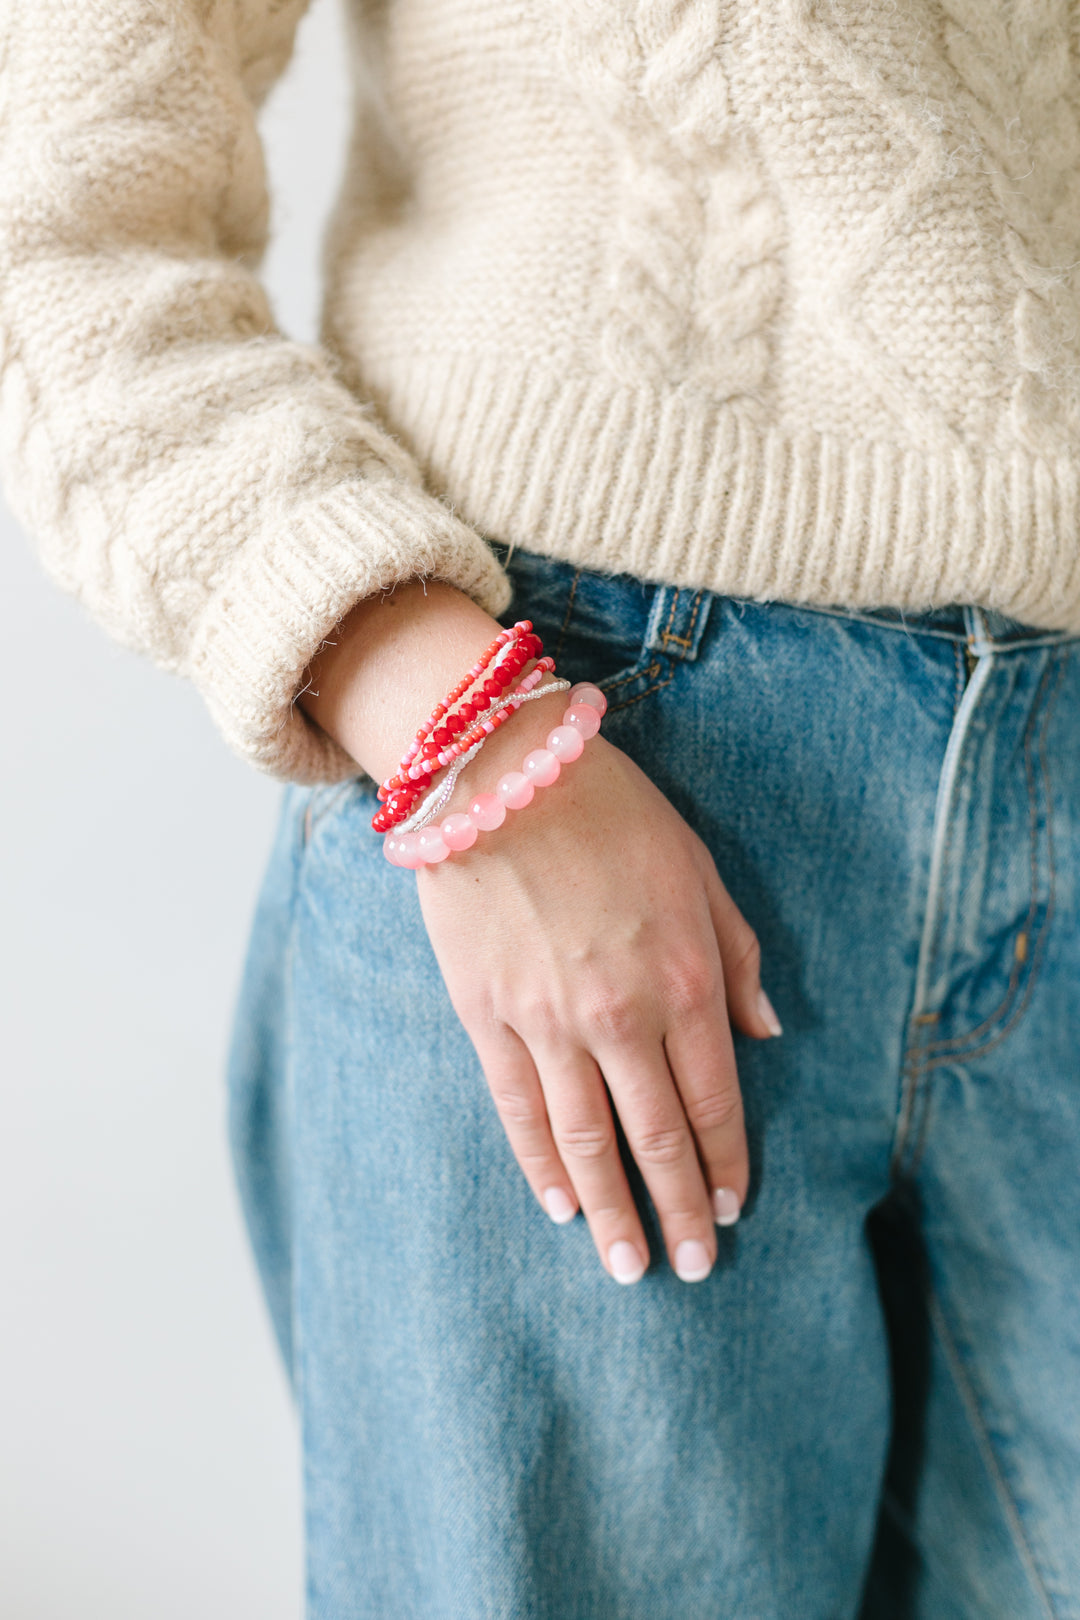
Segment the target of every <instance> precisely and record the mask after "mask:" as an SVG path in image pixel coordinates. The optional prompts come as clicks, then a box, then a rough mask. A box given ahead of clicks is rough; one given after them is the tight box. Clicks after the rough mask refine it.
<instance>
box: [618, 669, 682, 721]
mask: <svg viewBox="0 0 1080 1620" xmlns="http://www.w3.org/2000/svg"><path fill="white" fill-rule="evenodd" d="M657 667H658V666H656V665H653V668H652V669H647V670H643V671H642V674H643V675H651V674H652V673H653V669H655V668H657ZM677 673H678V666H677V665H676V664H672V666H671V674H670V675H669V676H668V677H667V680H665V681H657V682H656V684H655V685H654V686H649V687H646V689H645V691H644V692H639V693H638V694H637V696H636V697H632V698H627V699H626V702H625V703H611V704H609V705H608V713H609V714H614V712H615V710H616V709H629V708H631V707H632V706H633V705H634V704H635V703H640V702H641V700H642V698H647V697H649V696H650V695H651V694H652V693H653V692H662V691H663V689H664V687H665V686H670V685H671V683H672V681H673V680H674V679H675V676H676V674H677Z"/></svg>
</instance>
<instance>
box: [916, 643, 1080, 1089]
mask: <svg viewBox="0 0 1080 1620" xmlns="http://www.w3.org/2000/svg"><path fill="white" fill-rule="evenodd" d="M1067 659H1068V655H1067V654H1066V656H1065V657H1064V658H1061V659H1059V660H1057V678H1056V680H1055V681H1054V683H1053V688H1052V690H1051V692H1050V695H1049V697H1047V695H1046V691H1045V688H1046V685H1047V682H1048V680H1049V677H1050V671H1051V669H1052V668H1053V667H1054V666H1053V664H1048V665H1047V667H1046V670H1045V672H1044V674H1043V678H1042V681H1041V682H1040V689H1039V693H1038V695H1037V696H1036V700H1035V703H1034V704H1033V705H1032V710H1031V714H1030V715H1029V717H1028V724H1027V727H1026V729H1025V735H1024V761H1025V771H1026V777H1027V792H1028V805H1029V815H1030V817H1031V900H1030V903H1029V905H1028V911H1027V916H1026V917H1025V919H1024V925H1023V928H1022V929H1021V933H1023V934H1026V935H1027V937H1028V938H1029V939H1030V938H1031V929H1032V925H1033V924H1034V921H1035V916H1036V914H1037V912H1038V909H1039V892H1038V891H1039V881H1038V861H1039V847H1038V837H1039V834H1038V800H1037V795H1036V785H1035V770H1034V765H1033V762H1032V740H1033V738H1032V734H1033V731H1034V729H1035V721H1036V718H1037V717H1038V719H1039V721H1040V725H1039V743H1038V755H1039V765H1040V772H1041V776H1042V780H1043V782H1044V784H1045V792H1046V811H1047V879H1048V883H1047V897H1046V914H1045V916H1044V918H1043V922H1042V927H1041V928H1040V929H1039V933H1038V936H1037V938H1036V939H1035V940H1034V942H1033V948H1032V950H1031V954H1030V966H1029V968H1028V975H1027V981H1026V983H1025V984H1024V988H1023V993H1022V996H1021V1000H1020V1005H1019V1006H1018V1007H1017V1008H1016V1010H1015V1012H1014V1013H1013V1015H1012V1017H1008V1015H1009V1010H1010V1008H1011V1007H1012V1006H1013V1003H1014V1002H1015V1001H1016V997H1017V995H1018V994H1019V993H1020V986H1021V971H1020V962H1019V958H1018V957H1017V956H1016V954H1015V951H1014V954H1013V965H1012V970H1011V972H1010V974H1009V984H1008V988H1007V989H1006V991H1005V994H1004V996H1003V997H1002V999H1001V1001H1000V1002H999V1003H998V1005H997V1006H996V1007H995V1008H994V1010H993V1012H991V1013H989V1014H988V1015H987V1016H986V1017H985V1018H984V1019H983V1020H982V1022H981V1023H979V1024H977V1025H976V1026H975V1028H974V1029H969V1030H967V1031H965V1033H964V1034H963V1035H952V1036H950V1037H949V1038H948V1039H946V1040H939V1041H930V1042H928V1043H927V1045H925V1046H923V1047H922V1048H921V1050H920V1051H919V1052H918V1053H917V1054H914V1058H915V1067H916V1069H918V1070H920V1071H923V1072H925V1071H926V1070H927V1069H931V1068H936V1067H939V1066H940V1065H941V1064H942V1063H950V1062H956V1061H963V1062H968V1061H970V1060H971V1059H972V1058H975V1057H981V1056H982V1055H983V1053H985V1052H988V1051H990V1050H991V1049H992V1048H993V1047H995V1046H997V1045H998V1044H999V1042H1000V1041H1002V1040H1004V1039H1005V1037H1006V1035H1008V1034H1010V1033H1011V1031H1012V1030H1013V1029H1014V1028H1015V1027H1016V1024H1017V1022H1018V1020H1019V1018H1020V1017H1021V1016H1022V1015H1023V1013H1024V1012H1025V1011H1026V1010H1027V1005H1028V1003H1029V1001H1030V999H1031V994H1032V991H1033V989H1034V985H1035V981H1036V979H1037V977H1038V972H1039V969H1040V967H1041V965H1042V959H1043V956H1044V954H1045V943H1046V937H1047V932H1048V929H1049V926H1050V920H1051V918H1052V916H1053V913H1054V898H1055V888H1056V869H1055V863H1054V839H1053V822H1052V809H1053V801H1052V797H1051V790H1050V776H1049V770H1048V767H1047V763H1046V734H1047V731H1048V730H1049V727H1050V721H1051V718H1052V716H1053V711H1054V705H1055V703H1056V700H1057V696H1058V693H1059V691H1060V690H1061V685H1062V677H1063V674H1064V670H1065V665H1066V662H1067ZM1006 1017H1008V1022H1007V1023H1006V1025H1005V1027H1004V1028H1003V1029H1000V1030H999V1031H998V1032H997V1034H995V1035H994V1036H993V1037H992V1038H991V1039H990V1040H989V1041H987V1042H985V1043H984V1044H983V1045H982V1046H977V1047H976V1048H975V1049H974V1050H973V1051H964V1047H965V1046H966V1045H967V1044H968V1043H969V1042H971V1041H977V1040H978V1039H979V1037H980V1036H982V1035H983V1034H985V1033H986V1032H987V1031H988V1030H990V1029H991V1028H993V1026H994V1025H996V1024H999V1023H1000V1022H1001V1020H1002V1018H1006Z"/></svg>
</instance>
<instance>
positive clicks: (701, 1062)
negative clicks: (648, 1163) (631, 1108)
mask: <svg viewBox="0 0 1080 1620" xmlns="http://www.w3.org/2000/svg"><path fill="white" fill-rule="evenodd" d="M664 1046H665V1049H666V1051H667V1057H668V1064H669V1066H670V1069H671V1072H672V1074H673V1075H674V1077H675V1084H676V1086H677V1087H678V1090H679V1095H680V1097H681V1098H682V1105H683V1108H684V1110H685V1112H686V1118H687V1121H688V1123H689V1126H690V1129H691V1131H692V1132H693V1134H694V1139H695V1141H696V1143H697V1147H698V1153H699V1155H700V1158H701V1164H702V1167H703V1169H704V1172H705V1179H706V1182H707V1184H708V1189H709V1202H710V1208H711V1212H712V1218H713V1220H714V1221H715V1222H716V1224H717V1226H732V1225H733V1224H734V1223H735V1222H736V1221H737V1220H738V1218H739V1212H740V1210H741V1209H742V1206H743V1204H744V1203H745V1201H746V1194H747V1191H748V1189H749V1185H750V1160H749V1156H748V1153H747V1148H746V1125H745V1121H744V1119H743V1105H742V1094H741V1092H740V1090H739V1079H738V1074H737V1073H736V1069H735V1051H734V1047H733V1046H732V1041H731V1030H730V1028H729V1026H728V1022H727V1018H726V1017H725V1016H724V1013H723V1011H722V1009H721V1008H720V1007H719V1006H717V1007H716V1008H715V1010H709V1011H705V1012H702V1013H698V1014H696V1015H693V1016H690V1017H683V1018H680V1020H679V1022H678V1024H677V1025H675V1026H673V1027H672V1028H671V1029H670V1030H669V1031H668V1033H667V1034H666V1035H665V1037H664Z"/></svg>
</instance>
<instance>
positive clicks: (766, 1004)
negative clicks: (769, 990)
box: [757, 990, 784, 1035]
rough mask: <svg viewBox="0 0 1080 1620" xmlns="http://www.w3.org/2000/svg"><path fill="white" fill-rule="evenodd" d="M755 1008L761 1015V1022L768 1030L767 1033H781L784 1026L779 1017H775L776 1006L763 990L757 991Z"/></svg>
mask: <svg viewBox="0 0 1080 1620" xmlns="http://www.w3.org/2000/svg"><path fill="white" fill-rule="evenodd" d="M757 1008H758V1013H759V1015H760V1017H761V1022H762V1023H763V1024H764V1025H765V1028H766V1029H767V1030H768V1032H769V1034H770V1035H782V1034H783V1033H784V1026H783V1024H782V1023H781V1022H780V1020H779V1018H777V1016H776V1008H775V1007H774V1006H773V1004H772V1002H771V1001H770V1000H769V998H768V996H767V995H766V994H765V992H764V990H759V991H758V993H757Z"/></svg>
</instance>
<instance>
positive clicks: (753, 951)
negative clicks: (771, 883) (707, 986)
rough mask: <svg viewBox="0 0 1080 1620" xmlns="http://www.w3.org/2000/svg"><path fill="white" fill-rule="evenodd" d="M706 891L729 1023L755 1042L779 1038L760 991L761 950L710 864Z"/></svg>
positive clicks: (769, 1007) (779, 1030)
mask: <svg viewBox="0 0 1080 1620" xmlns="http://www.w3.org/2000/svg"><path fill="white" fill-rule="evenodd" d="M706 891H707V893H708V897H709V912H710V914H711V916H712V924H713V929H714V931H715V934H716V943H717V945H718V946H719V947H720V960H721V961H722V963H723V965H724V989H725V993H726V995H727V1004H728V1010H729V1011H730V1013H731V1017H732V1021H733V1022H734V1024H735V1025H736V1027H737V1028H738V1029H741V1030H742V1032H743V1034H744V1035H755V1036H757V1037H758V1039H759V1040H768V1039H769V1037H770V1036H772V1035H782V1034H783V1029H782V1028H781V1026H780V1020H779V1018H778V1017H777V1016H776V1011H775V1009H774V1007H773V1004H772V1002H771V1001H770V1000H769V998H768V996H767V995H766V994H765V992H764V990H763V989H762V988H761V947H760V945H759V944H758V937H757V935H756V934H755V933H754V930H753V929H752V928H751V927H750V924H749V923H748V922H747V920H746V918H745V917H744V916H743V914H742V912H741V911H740V910H739V908H738V906H737V905H736V904H735V902H734V900H733V899H732V898H731V896H730V894H728V892H727V890H726V889H725V888H724V885H723V884H722V883H721V881H720V878H719V876H718V875H717V872H716V868H715V867H713V866H711V863H710V871H709V874H708V878H707V880H706Z"/></svg>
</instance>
